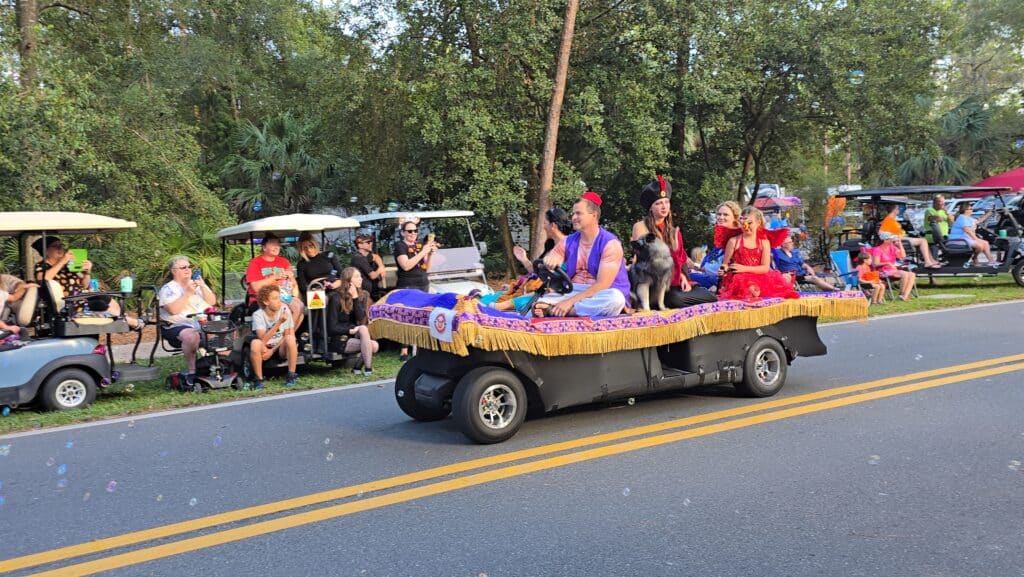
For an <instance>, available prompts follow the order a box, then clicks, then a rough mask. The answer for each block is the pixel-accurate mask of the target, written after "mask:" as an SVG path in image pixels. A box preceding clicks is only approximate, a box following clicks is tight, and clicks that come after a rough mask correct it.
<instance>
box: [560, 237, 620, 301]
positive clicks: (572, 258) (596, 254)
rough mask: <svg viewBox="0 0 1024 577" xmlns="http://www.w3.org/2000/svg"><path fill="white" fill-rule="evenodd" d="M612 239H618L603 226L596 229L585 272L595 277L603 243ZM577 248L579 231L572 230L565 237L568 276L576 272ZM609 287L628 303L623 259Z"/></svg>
mask: <svg viewBox="0 0 1024 577" xmlns="http://www.w3.org/2000/svg"><path fill="white" fill-rule="evenodd" d="M613 240H618V238H617V237H616V236H615V235H614V234H612V233H610V232H608V231H607V230H605V229H604V228H598V229H597V239H596V240H595V241H594V248H592V249H590V255H589V256H588V258H587V272H589V273H590V276H592V277H594V278H595V279H596V278H597V271H598V269H599V268H600V267H601V253H603V252H604V247H605V245H607V244H608V243H609V242H611V241H613ZM579 250H580V233H579V232H574V233H572V234H570V235H569V236H567V237H566V238H565V267H566V271H567V272H568V273H569V278H572V277H573V276H575V274H576V263H577V262H578V261H579ZM609 288H613V289H616V290H618V291H619V292H621V293H622V296H624V297H626V303H627V304H628V303H629V274H628V273H627V272H626V261H625V260H623V261H622V262H620V263H619V272H618V274H616V275H615V280H614V281H612V286H611V287H609Z"/></svg>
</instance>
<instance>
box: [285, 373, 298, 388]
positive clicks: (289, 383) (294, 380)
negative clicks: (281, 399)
mask: <svg viewBox="0 0 1024 577" xmlns="http://www.w3.org/2000/svg"><path fill="white" fill-rule="evenodd" d="M297 384H299V375H298V374H297V373H288V377H287V378H286V379H285V381H284V386H286V387H294V386H295V385H297Z"/></svg>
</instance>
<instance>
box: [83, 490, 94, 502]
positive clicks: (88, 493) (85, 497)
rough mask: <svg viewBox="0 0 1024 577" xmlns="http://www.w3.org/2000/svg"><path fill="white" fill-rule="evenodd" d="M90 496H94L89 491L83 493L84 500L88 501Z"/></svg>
mask: <svg viewBox="0 0 1024 577" xmlns="http://www.w3.org/2000/svg"><path fill="white" fill-rule="evenodd" d="M89 497H92V493H90V492H89V491H86V492H85V493H84V494H83V495H82V500H83V501H88V500H89Z"/></svg>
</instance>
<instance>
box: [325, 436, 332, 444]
mask: <svg viewBox="0 0 1024 577" xmlns="http://www.w3.org/2000/svg"><path fill="white" fill-rule="evenodd" d="M324 444H325V445H330V444H331V438H330V437H327V438H326V439H324Z"/></svg>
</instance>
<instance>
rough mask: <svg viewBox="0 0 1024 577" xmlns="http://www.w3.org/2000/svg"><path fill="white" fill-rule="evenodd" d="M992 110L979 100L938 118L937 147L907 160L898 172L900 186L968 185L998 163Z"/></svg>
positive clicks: (974, 99)
mask: <svg viewBox="0 0 1024 577" xmlns="http://www.w3.org/2000/svg"><path fill="white" fill-rule="evenodd" d="M991 121H992V111H991V110H990V109H989V108H988V107H987V106H986V105H985V103H984V102H983V101H982V100H981V99H980V98H977V97H974V96H972V97H970V98H968V99H967V100H964V101H963V102H961V103H960V104H959V105H957V106H956V108H953V109H952V110H950V111H948V112H946V113H945V114H943V115H942V116H941V117H940V118H939V128H940V130H941V135H940V137H939V139H938V143H937V144H938V146H937V148H934V149H932V150H928V151H924V152H920V153H918V154H916V155H912V156H910V157H908V158H906V159H905V160H904V161H903V162H902V163H901V164H900V166H899V167H898V168H897V169H896V176H897V179H898V180H899V181H900V183H901V184H940V183H941V184H957V185H959V184H969V183H970V182H972V181H973V180H975V177H976V176H978V175H981V174H986V173H987V172H988V171H989V169H990V168H991V166H992V164H993V163H994V162H995V160H996V152H997V151H996V138H995V130H996V128H995V127H994V126H992V122H991Z"/></svg>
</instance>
